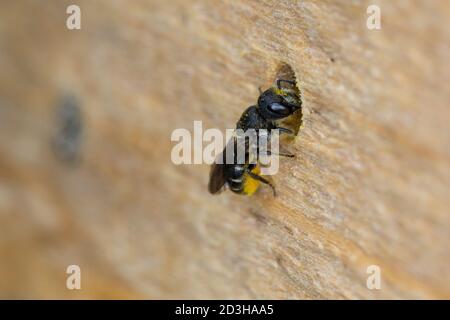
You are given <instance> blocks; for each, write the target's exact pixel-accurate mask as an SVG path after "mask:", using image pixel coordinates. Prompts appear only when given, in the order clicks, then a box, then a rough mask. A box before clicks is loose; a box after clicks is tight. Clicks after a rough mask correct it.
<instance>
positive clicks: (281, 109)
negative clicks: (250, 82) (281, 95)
mask: <svg viewBox="0 0 450 320" xmlns="http://www.w3.org/2000/svg"><path fill="white" fill-rule="evenodd" d="M269 110H270V111H272V112H273V113H276V114H279V115H286V116H287V115H289V114H291V110H290V109H289V108H288V107H286V106H284V105H282V104H280V103H272V104H271V105H269Z"/></svg>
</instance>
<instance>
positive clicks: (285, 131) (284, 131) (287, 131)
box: [275, 127, 294, 135]
mask: <svg viewBox="0 0 450 320" xmlns="http://www.w3.org/2000/svg"><path fill="white" fill-rule="evenodd" d="M275 129H278V130H280V133H286V134H291V135H294V131H292V130H291V129H288V128H283V127H276V128H275Z"/></svg>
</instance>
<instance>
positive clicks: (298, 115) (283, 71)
mask: <svg viewBox="0 0 450 320" xmlns="http://www.w3.org/2000/svg"><path fill="white" fill-rule="evenodd" d="M277 79H285V80H290V81H295V83H296V85H295V86H293V85H289V84H283V85H286V86H289V88H290V89H292V90H294V91H295V93H296V94H297V95H298V97H299V100H300V101H302V96H301V92H300V89H299V83H298V79H297V78H296V76H295V72H294V70H293V69H292V67H291V66H290V65H289V64H287V63H282V64H280V65H279V66H278V68H277V70H276V73H275V79H274V81H276V80H277ZM302 116H303V114H302V108H300V109H299V110H297V111H296V112H295V113H294V114H292V115H291V116H290V117H287V118H286V119H283V120H281V121H280V124H281V125H282V126H283V127H285V128H288V129H291V130H292V131H294V133H295V136H297V134H298V132H299V131H300V127H301V125H302ZM295 136H294V137H295ZM294 137H292V136H291V137H290V138H289V137H286V138H287V139H293V138H294Z"/></svg>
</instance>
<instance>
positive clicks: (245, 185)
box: [208, 79, 302, 195]
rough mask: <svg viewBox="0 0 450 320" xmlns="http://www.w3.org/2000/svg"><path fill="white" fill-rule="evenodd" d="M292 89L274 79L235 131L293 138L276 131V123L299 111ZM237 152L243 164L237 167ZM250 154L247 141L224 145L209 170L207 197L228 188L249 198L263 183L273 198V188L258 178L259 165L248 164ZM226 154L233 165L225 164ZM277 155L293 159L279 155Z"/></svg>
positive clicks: (242, 117) (296, 97)
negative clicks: (239, 152)
mask: <svg viewBox="0 0 450 320" xmlns="http://www.w3.org/2000/svg"><path fill="white" fill-rule="evenodd" d="M283 82H284V83H287V84H289V85H291V86H293V88H284V87H282V86H281V84H282V83H283ZM294 86H295V82H294V81H290V80H284V79H278V80H277V81H276V86H274V87H272V88H270V89H268V90H266V91H264V92H262V93H261V94H260V96H259V98H258V103H257V105H256V106H251V107H249V108H247V110H245V111H244V113H243V114H242V116H241V118H240V119H239V121H238V122H237V124H236V129H242V130H244V131H246V130H248V129H255V130H256V131H257V132H258V131H259V130H260V129H266V130H268V132H270V130H271V129H279V131H280V133H281V132H283V133H288V134H293V133H294V132H293V131H292V130H290V129H287V128H283V127H279V126H278V125H277V121H278V120H280V119H284V118H286V117H288V116H290V115H292V114H293V113H294V112H295V111H297V110H299V109H301V105H302V104H301V99H300V96H299V94H298V91H296V89H295V87H294ZM242 148H245V150H242ZM238 150H240V151H243V152H244V154H245V159H244V160H245V162H244V163H242V164H239V163H238V161H237V158H236V155H237V154H238ZM250 150H251V146H249V144H248V142H247V141H245V143H242V142H238V141H237V139H236V137H234V138H233V140H231V141H230V142H229V143H228V144H227V146H226V147H225V148H224V150H223V151H222V153H221V154H220V155H219V157H218V159H220V160H222V161H216V162H215V163H214V164H213V165H212V167H211V171H210V177H209V184H208V190H209V192H210V193H212V194H216V193H218V192H219V191H221V190H222V189H224V187H225V186H228V187H229V188H230V190H231V191H233V192H235V193H238V194H245V195H252V194H253V193H255V191H256V190H257V189H258V187H259V185H260V183H264V184H267V185H269V186H270V187H271V188H272V190H273V193H274V195H276V191H275V187H274V186H273V184H272V183H271V182H270V181H269V180H267V179H265V178H264V177H262V176H260V175H259V173H260V165H259V164H258V163H252V162H251V161H250V160H251V159H252V157H253V154H252V152H251V151H250ZM230 152H233V153H234V161H233V162H232V163H227V161H226V157H227V153H230ZM279 155H283V156H289V157H292V156H293V155H291V154H281V153H280V154H279ZM218 162H219V163H218Z"/></svg>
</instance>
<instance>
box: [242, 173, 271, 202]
mask: <svg viewBox="0 0 450 320" xmlns="http://www.w3.org/2000/svg"><path fill="white" fill-rule="evenodd" d="M247 174H248V175H249V176H250V177H251V178H253V179H255V180H258V181H259V182H262V183H264V184H267V185H269V186H270V187H271V188H272V191H273V196H274V197H276V196H277V192H276V190H275V186H274V185H273V184H272V182H270V181H269V180H267V179H265V178H263V177H261V176H260V175H257V174H256V173H253V172H251V171H248V170H247Z"/></svg>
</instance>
